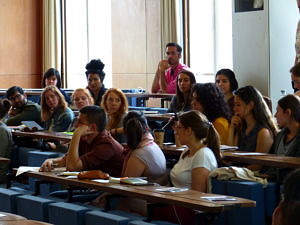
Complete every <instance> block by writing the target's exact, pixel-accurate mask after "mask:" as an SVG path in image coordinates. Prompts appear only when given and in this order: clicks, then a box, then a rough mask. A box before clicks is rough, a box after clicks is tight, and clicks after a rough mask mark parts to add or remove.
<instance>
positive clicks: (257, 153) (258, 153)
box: [232, 152, 266, 155]
mask: <svg viewBox="0 0 300 225" xmlns="http://www.w3.org/2000/svg"><path fill="white" fill-rule="evenodd" d="M232 154H235V155H266V153H261V152H234V153H232Z"/></svg>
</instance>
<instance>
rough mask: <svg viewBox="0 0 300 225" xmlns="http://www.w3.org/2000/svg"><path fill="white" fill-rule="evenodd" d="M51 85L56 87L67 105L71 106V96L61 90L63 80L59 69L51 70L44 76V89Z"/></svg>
mask: <svg viewBox="0 0 300 225" xmlns="http://www.w3.org/2000/svg"><path fill="white" fill-rule="evenodd" d="M50 85H54V86H56V87H57V88H58V90H59V91H60V92H61V93H62V95H63V96H64V97H65V100H66V101H67V103H68V104H69V105H70V104H71V99H70V96H69V95H67V94H66V92H65V91H64V90H62V89H61V78H60V74H59V72H58V70H57V69H54V68H50V69H48V70H47V71H46V72H45V73H44V75H43V79H42V88H45V87H47V86H50Z"/></svg>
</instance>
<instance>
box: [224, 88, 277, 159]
mask: <svg viewBox="0 0 300 225" xmlns="http://www.w3.org/2000/svg"><path fill="white" fill-rule="evenodd" d="M234 94H235V96H234V115H233V116H232V118H231V124H230V129H229V138H228V144H229V145H237V146H238V147H239V150H240V151H247V152H265V153H266V152H269V150H270V148H271V146H272V143H273V140H274V138H275V136H276V134H277V130H278V129H277V126H276V124H275V122H274V119H273V116H272V114H271V112H270V110H269V108H268V106H267V104H266V103H265V101H264V99H263V97H262V95H261V93H260V92H259V91H258V90H257V89H256V88H254V87H252V86H246V87H242V88H240V89H238V90H237V91H236V92H235V93H234Z"/></svg>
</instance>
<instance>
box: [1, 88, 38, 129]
mask: <svg viewBox="0 0 300 225" xmlns="http://www.w3.org/2000/svg"><path fill="white" fill-rule="evenodd" d="M6 97H7V98H8V100H9V101H10V103H11V109H10V110H9V112H8V119H7V120H6V124H7V125H8V126H19V125H21V122H22V121H35V122H37V123H38V124H41V107H40V106H39V105H38V104H37V103H34V102H32V101H29V100H27V96H26V94H24V91H23V89H22V88H21V87H18V86H13V87H11V88H9V89H8V90H7V91H6Z"/></svg>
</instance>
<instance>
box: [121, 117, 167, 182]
mask: <svg viewBox="0 0 300 225" xmlns="http://www.w3.org/2000/svg"><path fill="white" fill-rule="evenodd" d="M123 125H124V132H125V135H126V138H127V145H128V147H129V149H130V150H131V151H130V152H129V153H128V155H127V156H126V159H125V162H124V167H123V173H122V175H123V176H125V177H140V176H145V177H148V180H149V181H150V182H156V183H159V184H166V179H165V178H166V176H165V175H166V158H165V156H164V154H163V152H162V151H161V149H160V148H159V146H158V145H157V144H156V143H155V142H154V141H153V137H152V135H151V133H150V129H149V127H148V124H147V120H146V118H145V117H144V116H143V114H142V113H140V112H136V111H130V112H129V113H128V114H127V116H126V117H125V118H124V121H123Z"/></svg>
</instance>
